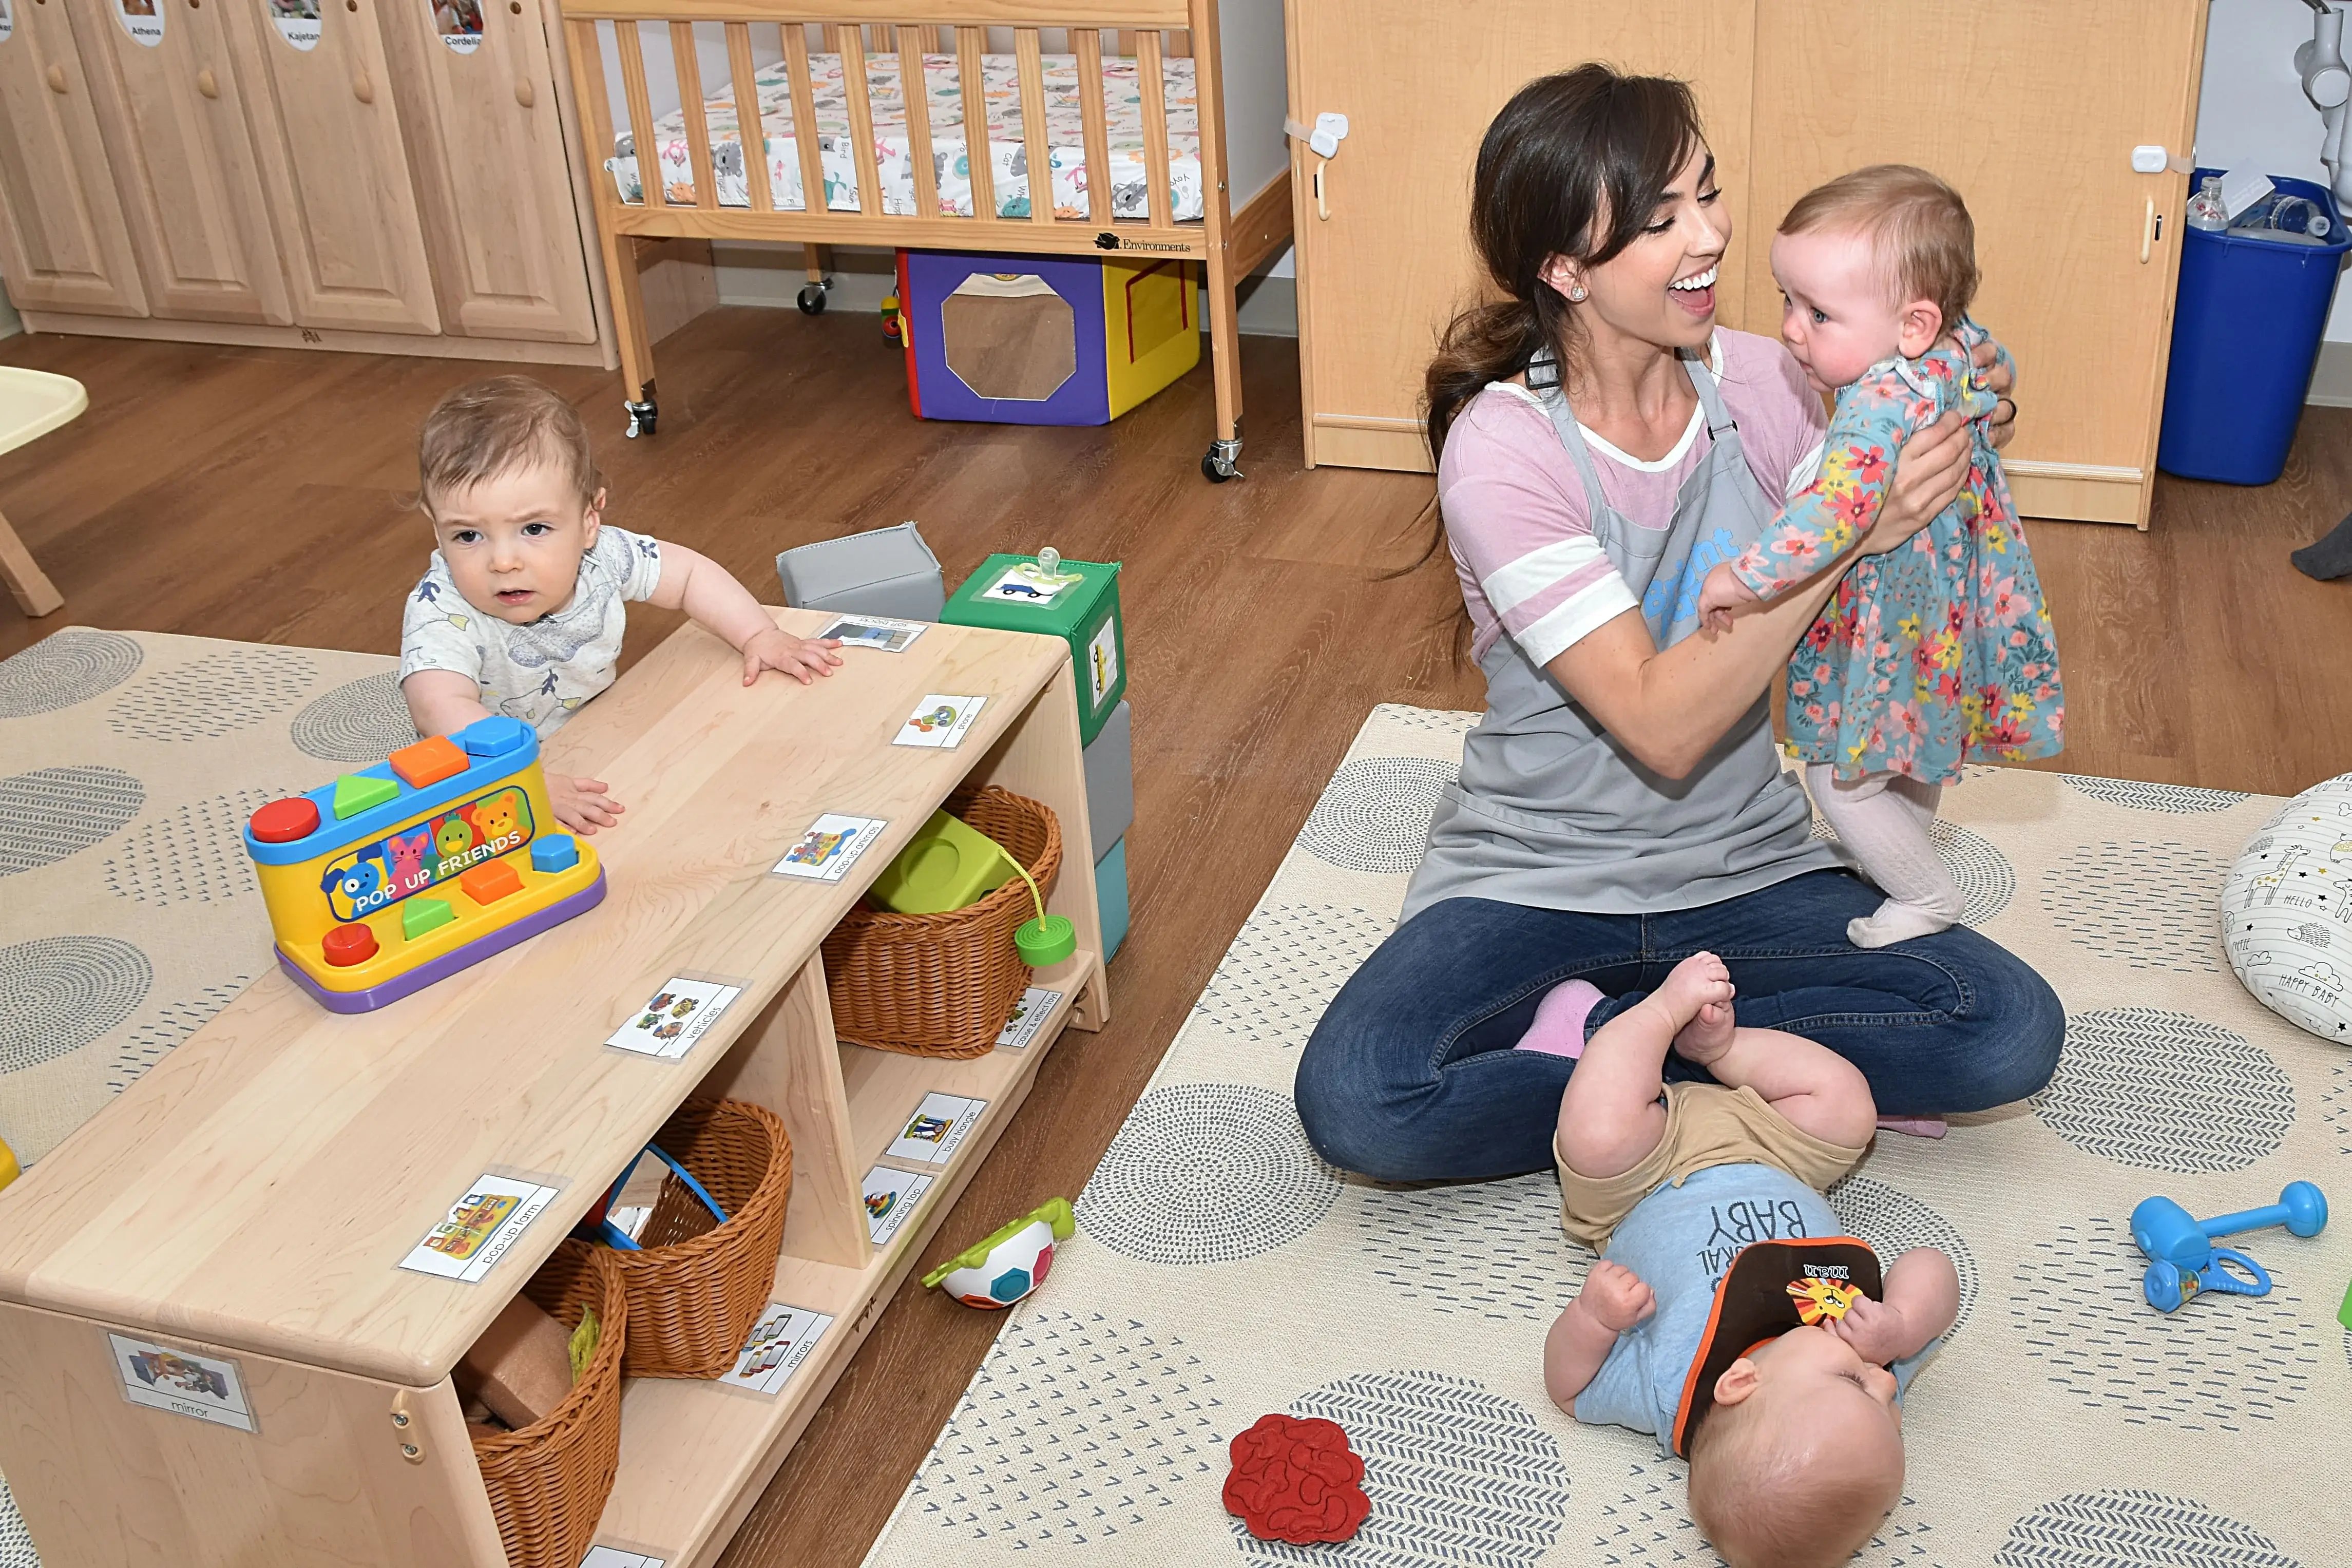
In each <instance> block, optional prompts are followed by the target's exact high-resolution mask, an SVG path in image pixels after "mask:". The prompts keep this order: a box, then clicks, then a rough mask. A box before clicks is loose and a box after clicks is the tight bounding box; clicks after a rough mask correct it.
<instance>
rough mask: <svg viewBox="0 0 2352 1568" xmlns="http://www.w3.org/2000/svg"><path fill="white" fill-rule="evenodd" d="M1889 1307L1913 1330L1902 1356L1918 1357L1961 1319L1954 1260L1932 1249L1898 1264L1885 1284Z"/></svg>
mask: <svg viewBox="0 0 2352 1568" xmlns="http://www.w3.org/2000/svg"><path fill="white" fill-rule="evenodd" d="M1885 1289H1886V1304H1887V1305H1888V1306H1890V1307H1893V1308H1895V1309H1896V1310H1899V1311H1900V1312H1901V1313H1902V1314H1903V1321H1905V1322H1906V1323H1907V1324H1908V1325H1909V1326H1910V1329H1911V1332H1910V1334H1909V1335H1908V1336H1906V1337H1907V1338H1909V1339H1912V1340H1916V1343H1912V1344H1907V1345H1906V1346H1905V1347H1904V1348H1903V1349H1902V1350H1901V1351H1899V1352H1897V1355H1898V1359H1899V1357H1900V1356H1906V1355H1916V1354H1917V1353H1918V1352H1920V1351H1922V1350H1924V1349H1925V1348H1927V1342H1928V1341H1929V1340H1932V1339H1934V1338H1935V1337H1936V1336H1937V1334H1940V1333H1942V1332H1944V1331H1946V1330H1947V1329H1949V1328H1950V1327H1951V1326H1952V1321H1953V1320H1954V1319H1956V1318H1958V1316H1959V1315H1960V1276H1959V1272H1958V1270H1957V1269H1955V1268H1953V1267H1952V1260H1951V1259H1950V1258H1947V1257H1945V1256H1944V1255H1943V1254H1942V1253H1941V1252H1938V1251H1937V1250H1936V1249H1935V1248H1934V1247H1913V1248H1912V1249H1911V1250H1910V1251H1908V1252H1906V1253H1905V1254H1904V1255H1903V1256H1902V1257H1900V1258H1896V1259H1895V1267H1894V1268H1889V1269H1888V1270H1887V1271H1886V1279H1885Z"/></svg>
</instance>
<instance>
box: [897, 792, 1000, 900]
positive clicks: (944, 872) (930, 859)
mask: <svg viewBox="0 0 2352 1568" xmlns="http://www.w3.org/2000/svg"><path fill="white" fill-rule="evenodd" d="M1013 875H1014V873H1013V862H1012V860H1011V859H1010V858H1007V857H1006V855H1005V854H1004V852H1003V850H1002V849H1000V848H998V847H997V846H996V842H995V841H994V840H993V839H992V838H989V837H986V836H985V835H983V834H982V833H980V832H979V831H977V830H976V829H974V828H973V827H971V826H970V825H969V824H967V823H964V822H962V821H960V820H959V819H957V818H955V817H952V816H949V815H948V814H947V813H946V812H944V811H935V812H933V813H931V819H930V820H929V822H926V823H924V824H923V826H920V827H919V828H917V829H916V830H915V836H914V837H912V838H910V839H908V841H907V847H905V848H904V849H901V850H899V851H898V858H897V859H896V860H893V861H891V862H890V864H889V865H888V866H887V867H886V868H884V869H883V872H882V874H881V875H880V876H878V877H877V878H875V879H874V886H873V887H872V888H870V889H867V890H866V896H867V897H869V898H871V899H872V900H874V901H875V902H876V903H877V904H879V905H881V906H882V907H883V908H884V909H886V910H891V911H893V912H894V913H898V914H902V915H932V914H938V913H940V911H941V910H960V909H962V908H963V907H965V906H966V905H967V904H976V903H978V902H979V901H980V900H982V899H983V898H985V897H987V896H988V895H989V894H990V893H992V892H994V891H995V890H996V889H999V888H1001V887H1003V885H1004V884H1005V883H1006V882H1008V881H1010V880H1012V879H1013Z"/></svg>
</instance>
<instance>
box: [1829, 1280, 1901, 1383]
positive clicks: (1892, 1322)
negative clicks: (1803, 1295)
mask: <svg viewBox="0 0 2352 1568" xmlns="http://www.w3.org/2000/svg"><path fill="white" fill-rule="evenodd" d="M1830 1331H1831V1332H1832V1333H1834V1334H1835V1335H1837V1337H1838V1338H1840V1339H1842V1340H1843V1341H1844V1342H1846V1343H1847V1344H1849V1345H1852V1346H1853V1353H1854V1354H1856V1355H1858V1356H1860V1357H1861V1358H1862V1359H1863V1360H1864V1361H1866V1362H1870V1363H1874V1364H1876V1365H1878V1366H1885V1364H1886V1363H1888V1362H1891V1361H1900V1360H1902V1359H1903V1357H1904V1356H1906V1355H1907V1354H1909V1353H1910V1349H1911V1347H1910V1346H1909V1345H1908V1344H1907V1343H1906V1340H1907V1339H1908V1337H1909V1334H1910V1331H1911V1324H1910V1320H1909V1319H1907V1318H1906V1317H1905V1316H1904V1315H1903V1312H1902V1310H1901V1309H1900V1308H1897V1307H1890V1306H1888V1305H1887V1304H1886V1303H1885V1302H1884V1301H1874V1300H1871V1299H1870V1298H1869V1297H1867V1296H1858V1297H1856V1298H1855V1299H1854V1303H1853V1306H1851V1307H1848V1308H1847V1309H1846V1310H1845V1316H1844V1317H1843V1318H1837V1319H1834V1320H1832V1321H1831V1324H1830Z"/></svg>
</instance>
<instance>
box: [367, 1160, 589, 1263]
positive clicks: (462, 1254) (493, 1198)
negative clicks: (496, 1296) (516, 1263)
mask: <svg viewBox="0 0 2352 1568" xmlns="http://www.w3.org/2000/svg"><path fill="white" fill-rule="evenodd" d="M555 1194H556V1189H555V1188H553V1187H543V1186H541V1185H540V1184H537V1183H535V1182H526V1181H523V1180H521V1179H520V1178H519V1177H515V1176H499V1175H493V1174H491V1173H489V1172H487V1171H485V1172H484V1173H482V1175H481V1177H480V1179H479V1180H478V1181H476V1182H475V1183H474V1184H472V1185H471V1186H469V1187H468V1188H467V1190H466V1195H465V1196H464V1197H462V1198H459V1199H458V1200H457V1202H456V1203H454V1204H451V1205H449V1217H448V1218H446V1219H445V1220H443V1221H442V1222H441V1223H440V1224H438V1225H436V1226H434V1227H433V1228H432V1229H431V1230H429V1231H427V1232H426V1233H425V1239H424V1240H422V1241H420V1242H418V1243H417V1244H416V1246H415V1247H414V1248H412V1249H411V1250H410V1252H409V1254H408V1256H407V1257H405V1258H402V1259H401V1260H400V1266H401V1267H402V1268H406V1269H410V1270H412V1271H413V1272H415V1273H418V1274H435V1275H438V1276H440V1277H441V1278H442V1279H456V1280H458V1281H460V1282H461V1283H464V1284H467V1285H478V1284H480V1283H481V1281H482V1277H483V1276H484V1275H486V1274H488V1273H489V1271H490V1270H491V1269H493V1268H497V1267H498V1263H499V1258H504V1257H505V1256H506V1255H507V1249H508V1248H509V1247H512V1246H514V1244H515V1242H516V1240H517V1239H519V1238H520V1237H521V1235H522V1233H523V1232H524V1231H526V1230H528V1229H530V1222H531V1221H533V1220H535V1219H537V1218H538V1217H539V1215H540V1211H541V1209H544V1208H545V1207H546V1206H547V1205H548V1204H549V1203H550V1202H551V1201H552V1200H553V1198H554V1196H555Z"/></svg>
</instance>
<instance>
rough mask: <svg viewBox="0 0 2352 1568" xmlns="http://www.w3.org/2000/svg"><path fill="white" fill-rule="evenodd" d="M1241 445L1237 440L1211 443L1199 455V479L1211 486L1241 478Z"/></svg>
mask: <svg viewBox="0 0 2352 1568" xmlns="http://www.w3.org/2000/svg"><path fill="white" fill-rule="evenodd" d="M1241 455H1242V444H1241V442H1240V441H1239V440H1233V441H1212V442H1210V443H1209V449H1208V450H1207V451H1206V452H1204V453H1202V455H1201V477H1202V479H1206V480H1208V481H1209V482H1210V483H1211V484H1213V485H1221V484H1223V483H1224V482H1225V481H1226V480H1227V479H1240V478H1241V477H1242V470H1241Z"/></svg>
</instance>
